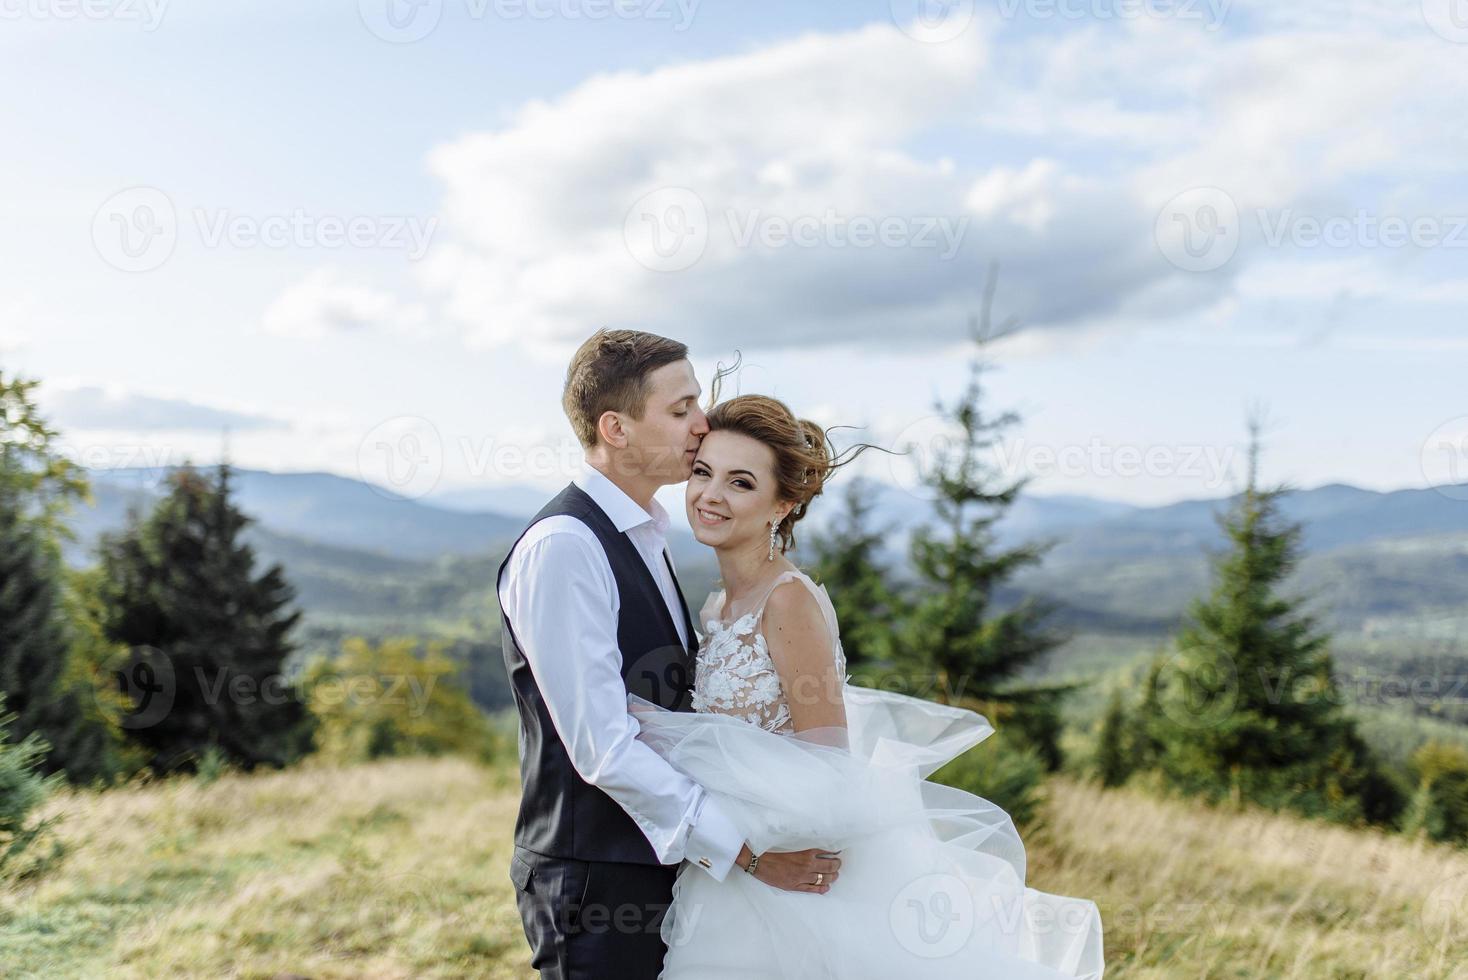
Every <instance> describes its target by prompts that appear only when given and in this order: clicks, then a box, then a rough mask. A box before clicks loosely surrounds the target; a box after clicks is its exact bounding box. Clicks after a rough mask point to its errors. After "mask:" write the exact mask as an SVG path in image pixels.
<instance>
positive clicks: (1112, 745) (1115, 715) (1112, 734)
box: [1096, 688, 1132, 786]
mask: <svg viewBox="0 0 1468 980" xmlns="http://www.w3.org/2000/svg"><path fill="white" fill-rule="evenodd" d="M1126 743H1127V715H1126V704H1125V702H1124V701H1123V700H1122V696H1121V689H1120V688H1116V689H1113V690H1112V692H1111V698H1110V699H1109V700H1108V701H1107V702H1106V713H1105V714H1104V715H1103V716H1102V717H1101V731H1100V733H1099V734H1098V735H1097V736H1096V774H1097V775H1098V776H1100V777H1101V785H1102V786H1120V785H1121V784H1123V783H1125V782H1126V781H1127V777H1129V776H1130V775H1131V774H1132V761H1131V757H1130V756H1129V755H1128V754H1127V744H1126Z"/></svg>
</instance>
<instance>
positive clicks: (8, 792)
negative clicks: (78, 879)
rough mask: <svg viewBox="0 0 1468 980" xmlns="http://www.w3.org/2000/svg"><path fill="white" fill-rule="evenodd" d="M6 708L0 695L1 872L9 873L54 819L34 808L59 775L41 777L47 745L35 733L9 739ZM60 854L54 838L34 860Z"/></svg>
mask: <svg viewBox="0 0 1468 980" xmlns="http://www.w3.org/2000/svg"><path fill="white" fill-rule="evenodd" d="M7 709H8V706H7V705H6V703H5V695H4V694H0V872H8V871H9V870H10V868H11V867H12V866H13V864H14V862H15V861H16V860H17V859H18V858H20V857H21V856H22V855H23V854H25V853H26V851H27V850H28V849H30V848H31V847H33V846H34V845H35V844H36V843H37V841H38V840H40V839H41V838H42V837H43V835H45V834H46V832H47V830H48V829H49V828H50V827H51V825H52V824H54V823H55V822H56V819H57V818H56V817H49V818H46V819H38V818H37V817H36V811H37V809H38V808H39V807H40V806H41V804H42V803H44V802H45V800H46V797H48V796H49V795H51V793H52V792H54V791H55V790H56V789H58V788H59V784H60V782H61V778H62V777H61V776H60V775H59V774H56V775H51V776H42V774H41V761H42V759H44V758H45V756H46V750H47V749H48V748H49V746H47V744H46V740H45V739H44V738H42V737H41V736H40V735H37V734H35V733H32V734H30V735H27V736H25V738H21V739H14V738H12V734H13V733H12V732H11V730H10V726H11V725H12V724H13V723H14V721H15V712H13V711H9V710H7ZM60 854H61V849H60V845H59V844H58V843H56V842H54V841H53V842H52V848H51V851H50V853H49V854H47V855H40V856H38V860H37V863H38V864H46V863H49V862H50V861H53V860H54V859H56V858H57V857H59V856H60ZM32 857H37V856H36V855H32Z"/></svg>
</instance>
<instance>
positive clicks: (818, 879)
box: [816, 871, 826, 885]
mask: <svg viewBox="0 0 1468 980" xmlns="http://www.w3.org/2000/svg"><path fill="white" fill-rule="evenodd" d="M825 880H826V876H825V875H823V874H821V873H820V872H819V871H817V872H816V884H817V885H819V884H822V883H823V882H825Z"/></svg>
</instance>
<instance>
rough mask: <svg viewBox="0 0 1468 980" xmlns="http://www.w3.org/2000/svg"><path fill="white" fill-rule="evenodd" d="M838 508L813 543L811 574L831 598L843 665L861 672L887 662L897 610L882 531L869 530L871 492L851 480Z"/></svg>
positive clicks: (864, 486)
mask: <svg viewBox="0 0 1468 980" xmlns="http://www.w3.org/2000/svg"><path fill="white" fill-rule="evenodd" d="M842 503H843V505H844V510H843V512H842V513H841V514H840V515H839V516H838V517H837V519H836V521H834V522H833V523H832V525H831V526H830V528H829V529H828V530H827V531H826V532H825V533H823V534H820V535H818V536H816V538H815V539H814V540H813V542H812V550H813V552H814V553H815V558H816V560H815V564H814V567H813V568H812V573H813V577H814V578H815V580H816V581H817V582H820V583H821V584H822V585H824V586H825V587H826V589H827V591H828V592H829V593H830V596H831V605H832V606H833V607H834V608H835V610H836V622H837V623H838V624H840V627H841V649H842V652H843V653H845V655H846V663H847V665H848V666H849V667H861V666H865V665H869V664H876V663H879V662H882V661H887V660H889V659H891V657H892V651H893V646H894V643H893V636H894V630H895V629H896V624H897V623H898V622H899V621H900V619H901V618H902V611H901V608H900V600H899V596H898V594H897V592H896V591H895V590H894V589H893V587H892V585H891V583H890V582H889V581H888V575H887V570H886V568H885V567H884V566H883V564H882V559H881V549H882V542H883V540H884V539H885V538H886V536H887V533H888V532H887V529H885V528H872V527H871V526H870V523H871V511H872V502H871V498H870V488H869V487H868V486H867V484H866V483H864V482H863V481H862V480H861V479H855V480H853V481H851V483H849V484H847V487H846V492H845V494H844V495H843V497H842Z"/></svg>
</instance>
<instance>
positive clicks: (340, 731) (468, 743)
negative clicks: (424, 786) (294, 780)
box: [302, 637, 506, 763]
mask: <svg viewBox="0 0 1468 980" xmlns="http://www.w3.org/2000/svg"><path fill="white" fill-rule="evenodd" d="M417 646H418V641H416V640H414V639H413V638H410V637H399V638H394V639H388V640H384V641H382V642H381V643H379V644H376V645H373V644H372V643H371V642H369V641H368V640H366V639H363V638H361V637H352V638H349V639H348V640H346V641H345V642H344V643H343V644H342V649H341V651H340V652H339V653H338V654H337V655H335V656H333V657H317V658H315V659H313V660H312V661H311V663H310V664H308V665H307V667H306V670H305V672H304V675H303V678H302V684H303V687H304V689H305V691H306V695H307V699H308V703H309V704H310V707H311V711H312V713H313V714H314V715H315V716H316V718H317V726H316V746H317V752H318V753H319V755H320V756H321V757H322V758H324V759H327V760H330V761H332V762H338V763H351V762H362V761H366V760H369V759H377V758H381V757H383V756H397V755H431V756H434V755H447V754H461V755H468V756H471V757H473V758H476V759H479V760H480V761H483V762H490V763H492V762H494V761H496V760H498V759H500V758H502V757H503V756H504V754H505V752H506V746H505V740H504V737H503V735H502V734H501V733H500V732H498V731H497V730H496V729H495V727H494V726H493V725H492V724H491V722H490V720H489V718H488V717H487V716H486V715H485V714H484V713H483V712H482V711H481V710H480V709H479V707H478V706H477V705H476V704H475V703H474V702H473V701H472V700H471V699H470V697H469V694H468V692H467V691H466V690H465V688H464V687H463V686H462V685H461V683H460V681H459V678H460V674H461V669H460V665H459V664H458V663H457V662H455V661H454V660H453V659H452V658H450V657H448V656H446V655H445V653H444V651H443V644H442V643H441V642H434V643H431V644H429V646H428V649H427V651H426V653H425V655H423V656H421V657H420V656H418V655H417V654H416V653H415V649H416V648H417Z"/></svg>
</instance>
